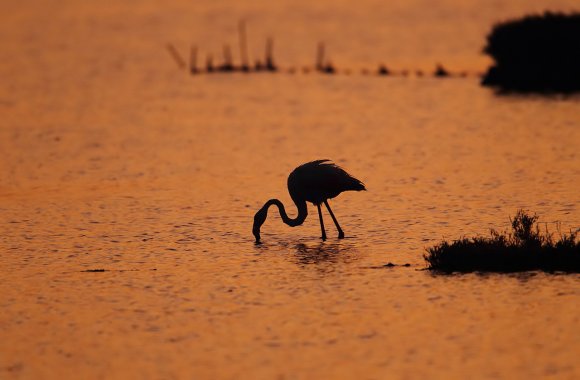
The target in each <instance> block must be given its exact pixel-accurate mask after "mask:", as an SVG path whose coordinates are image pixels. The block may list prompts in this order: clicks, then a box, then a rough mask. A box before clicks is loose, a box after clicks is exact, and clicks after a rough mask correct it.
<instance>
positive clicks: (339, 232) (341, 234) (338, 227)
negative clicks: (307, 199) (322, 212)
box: [324, 201, 344, 239]
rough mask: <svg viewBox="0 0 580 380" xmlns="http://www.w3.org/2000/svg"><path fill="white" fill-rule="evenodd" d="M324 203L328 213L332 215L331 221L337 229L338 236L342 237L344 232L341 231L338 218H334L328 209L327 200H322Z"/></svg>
mask: <svg viewBox="0 0 580 380" xmlns="http://www.w3.org/2000/svg"><path fill="white" fill-rule="evenodd" d="M324 205H325V206H326V208H327V209H328V212H329V213H330V216H331V217H332V221H333V222H334V225H335V226H336V229H337V230H338V238H339V239H344V232H342V228H340V225H339V224H338V220H336V217H335V216H334V213H333V212H332V210H331V209H330V205H329V204H328V201H324Z"/></svg>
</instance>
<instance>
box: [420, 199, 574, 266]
mask: <svg viewBox="0 0 580 380" xmlns="http://www.w3.org/2000/svg"><path fill="white" fill-rule="evenodd" d="M537 221H538V216H537V215H535V214H534V215H529V214H527V213H526V212H525V211H523V210H519V211H518V212H517V213H516V215H515V217H514V218H513V219H512V220H511V227H512V231H511V232H505V233H499V232H497V231H496V230H493V229H492V230H491V231H490V236H489V237H483V236H476V237H471V238H466V237H464V238H461V239H459V240H455V241H452V242H451V243H450V242H447V241H443V242H441V243H439V244H437V245H435V246H433V247H430V248H427V253H426V254H425V255H424V256H423V257H424V258H425V260H426V261H427V263H428V268H427V269H430V270H434V271H441V272H447V273H450V272H476V271H477V272H521V271H533V270H541V271H546V272H575V273H580V240H578V232H580V229H579V230H576V231H573V232H572V231H571V232H570V234H560V237H559V239H558V240H555V239H554V235H553V234H552V233H549V232H548V231H547V229H546V232H545V233H541V232H540V227H539V225H538V223H537Z"/></svg>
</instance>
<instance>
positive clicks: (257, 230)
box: [252, 226, 260, 244]
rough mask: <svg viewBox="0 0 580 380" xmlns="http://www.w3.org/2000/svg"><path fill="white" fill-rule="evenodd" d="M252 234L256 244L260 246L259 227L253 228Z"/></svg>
mask: <svg viewBox="0 0 580 380" xmlns="http://www.w3.org/2000/svg"><path fill="white" fill-rule="evenodd" d="M252 233H253V234H254V236H255V237H256V244H260V227H256V226H254V228H253V229H252Z"/></svg>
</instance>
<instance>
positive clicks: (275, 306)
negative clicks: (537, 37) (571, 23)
mask: <svg viewBox="0 0 580 380" xmlns="http://www.w3.org/2000/svg"><path fill="white" fill-rule="evenodd" d="M574 7H576V8H574ZM5 8H6V10H5V12H3V15H2V16H0V19H1V20H2V23H0V32H1V34H0V39H1V41H2V47H0V76H1V77H2V86H0V112H1V115H2V117H1V119H0V151H1V152H2V159H1V160H0V168H1V169H2V173H3V175H2V177H1V178H0V215H1V217H0V231H1V233H0V269H1V274H0V294H1V295H2V296H1V297H0V379H53V378H54V379H57V378H58V379H61V378H71V379H78V378H84V379H92V378H95V379H99V378H118V379H125V378H134V379H142V378H150V379H173V378H177V379H191V378H194V379H271V378H276V379H294V378H296V379H325V378H344V379H348V378H360V379H385V378H397V379H398V378H401V379H415V378H505V379H508V378H509V379H514V378H544V377H553V378H564V379H573V378H578V377H579V376H580V366H579V364H578V354H579V353H580V341H579V339H578V334H577V333H576V332H577V331H578V330H579V328H580V317H579V315H580V313H579V312H580V309H579V305H580V287H579V284H580V282H579V280H580V276H579V275H578V274H566V275H563V274H559V275H554V274H546V273H539V272H532V273H520V274H486V275H482V274H464V275H458V274H456V275H438V274H434V273H431V272H430V271H426V270H424V268H425V266H426V264H425V261H424V259H423V254H424V252H425V248H426V247H429V246H431V245H433V244H436V243H438V242H439V241H441V240H442V239H444V238H445V239H454V238H459V237H461V236H470V235H474V234H487V233H488V231H489V229H490V228H496V229H499V230H504V229H507V228H508V227H509V217H510V216H513V215H514V214H515V212H516V211H517V210H518V209H526V210H530V211H531V212H535V213H537V214H538V215H539V216H540V222H542V223H544V224H542V226H544V225H545V226H546V227H547V228H548V229H549V230H551V231H553V232H555V233H557V231H558V228H560V231H565V232H567V231H569V230H570V229H574V228H578V227H580V207H579V206H580V202H579V201H580V191H579V190H578V189H580V169H579V168H580V155H579V153H578V152H579V151H580V149H579V148H580V129H579V124H580V112H579V109H580V102H579V98H578V96H567V97H563V96H548V97H545V96H536V95H529V96H521V95H520V96H518V95H498V94H496V93H494V91H493V90H490V89H488V88H483V87H481V86H480V85H479V77H478V73H481V72H483V71H485V69H486V68H487V65H488V64H489V59H488V58H486V57H485V56H483V55H482V54H481V49H482V46H483V44H484V41H485V36H486V34H487V33H488V32H489V30H490V28H491V27H492V25H493V23H494V22H496V21H500V20H504V19H507V18H510V17H517V16H520V15H522V14H526V13H530V12H536V11H542V10H544V9H556V10H564V11H570V10H578V5H577V2H576V1H559V0H558V1H534V2H528V1H523V0H522V1H509V2H490V3H485V4H480V2H475V1H464V2H460V1H443V2H440V3H439V4H438V5H433V4H432V3H431V2H425V1H410V2H409V1H398V2H393V3H390V4H389V3H385V2H382V1H373V0H362V1H358V2H350V1H338V2H316V3H312V2H305V1H303V2H295V1H280V2H266V1H236V2H234V1H216V2H209V1H208V2H191V1H188V2H186V1H182V2H180V1H164V2H161V1H144V2H140V3H138V4H123V3H117V2H112V1H111V2H98V3H97V2H95V3H86V2H59V3H58V4H56V3H52V2H43V1H24V2H18V3H11V4H7V5H5ZM240 19H245V20H246V22H247V28H248V41H249V43H250V46H249V51H250V59H252V60H253V59H256V58H257V57H261V56H262V54H263V53H262V52H263V46H264V42H265V39H266V38H267V37H273V38H274V41H275V45H274V46H275V48H274V51H275V58H276V62H277V64H278V65H279V66H280V67H281V68H284V70H282V71H283V72H279V73H259V74H258V73H254V74H242V73H235V74H211V75H206V74H200V75H197V76H191V75H188V73H187V72H186V71H185V70H180V69H179V68H178V67H177V65H176V64H175V62H174V61H173V60H172V58H171V57H170V56H169V55H168V53H167V51H166V44H167V43H172V44H173V45H174V46H175V47H176V48H177V49H178V51H179V52H180V54H182V55H183V56H184V57H188V54H189V47H190V45H191V44H197V45H198V47H199V55H200V58H199V61H200V65H203V63H204V59H205V55H206V54H207V53H211V54H213V55H214V57H215V60H216V62H219V60H220V59H221V51H222V44H224V43H229V44H231V45H232V49H233V54H234V61H236V60H238V56H239V54H238V51H237V45H236V44H237V25H238V24H237V23H238V21H239V20H240ZM319 41H324V42H325V43H326V46H327V57H328V59H329V60H331V61H332V63H333V64H334V65H336V67H338V68H340V69H341V70H344V69H349V70H350V75H344V73H342V74H340V75H321V74H318V73H314V72H312V71H310V72H309V73H304V72H302V69H301V68H303V67H304V66H308V67H312V66H313V65H314V59H315V52H316V46H317V43H318V42H319ZM236 62H238V61H236ZM379 63H384V64H386V65H388V67H390V68H393V69H395V70H408V71H409V75H408V76H407V77H403V76H390V77H378V76H375V75H362V74H361V70H362V69H365V68H367V69H368V70H376V68H377V67H378V64H379ZM437 63H441V64H443V65H445V67H447V68H449V69H450V70H452V71H453V72H461V71H465V72H467V75H466V76H465V77H452V78H445V79H440V78H434V77H433V76H432V75H430V73H431V72H432V71H433V69H434V68H435V65H436V64H437ZM292 67H295V68H297V71H296V72H295V73H294V74H290V73H287V72H286V71H285V70H286V69H288V68H292ZM417 70H421V71H422V72H423V73H424V75H423V76H422V77H419V76H417V75H416V71H417ZM324 158H329V159H332V160H333V161H334V162H336V163H337V164H338V165H340V166H341V167H344V168H345V169H346V170H347V171H348V172H349V173H351V174H352V175H354V176H355V177H356V178H359V179H360V180H362V181H363V182H364V183H365V185H366V187H367V189H368V191H366V192H345V193H343V194H341V195H340V196H338V197H337V198H335V199H333V200H331V201H330V204H331V206H332V209H333V211H334V212H335V214H336V216H337V218H338V220H339V221H340V224H341V226H342V228H343V229H344V232H345V234H346V239H344V240H338V239H337V238H336V235H337V233H336V230H335V229H334V225H333V223H332V220H331V219H330V216H329V215H328V214H325V216H324V217H325V223H326V232H327V234H328V237H329V239H328V240H327V241H326V242H322V241H321V239H320V225H319V222H318V215H317V211H316V207H314V206H312V205H309V206H308V207H309V210H308V211H309V216H308V218H307V219H306V222H305V223H304V224H303V225H302V226H300V227H296V228H289V227H288V226H286V225H284V224H283V223H282V222H281V221H280V217H279V216H278V215H277V214H276V212H275V210H274V209H270V212H269V217H268V219H267V220H266V222H265V224H264V225H263V227H262V230H261V233H262V241H263V244H262V245H255V244H254V237H253V236H252V221H253V217H254V213H255V212H256V211H257V210H258V209H259V208H260V207H262V205H263V204H264V202H265V201H267V200H268V199H270V198H278V199H280V200H281V201H282V202H283V203H284V204H285V205H286V208H287V210H288V212H289V214H290V215H291V216H295V215H296V209H295V207H294V205H293V203H292V200H291V198H290V196H289V194H288V190H287V188H286V180H287V177H288V174H289V173H290V172H291V171H292V170H293V169H294V168H295V167H296V166H298V165H300V164H302V163H305V162H308V161H312V160H315V159H324ZM555 221H558V222H559V224H556V223H554V222H555ZM389 262H391V263H394V264H397V266H395V267H385V266H384V265H385V264H387V263H389ZM403 264H409V266H402V265H403Z"/></svg>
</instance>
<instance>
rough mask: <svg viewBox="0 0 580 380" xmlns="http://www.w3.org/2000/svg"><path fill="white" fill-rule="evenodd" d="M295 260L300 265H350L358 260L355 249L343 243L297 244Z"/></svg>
mask: <svg viewBox="0 0 580 380" xmlns="http://www.w3.org/2000/svg"><path fill="white" fill-rule="evenodd" d="M295 248H296V254H295V258H296V261H297V263H298V264H301V265H309V264H321V263H349V262H353V261H355V260H357V259H358V257H357V255H356V251H355V248H354V247H353V246H351V245H344V244H341V243H336V244H328V243H326V244H325V243H319V244H312V245H308V244H304V243H300V244H296V246H295Z"/></svg>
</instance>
